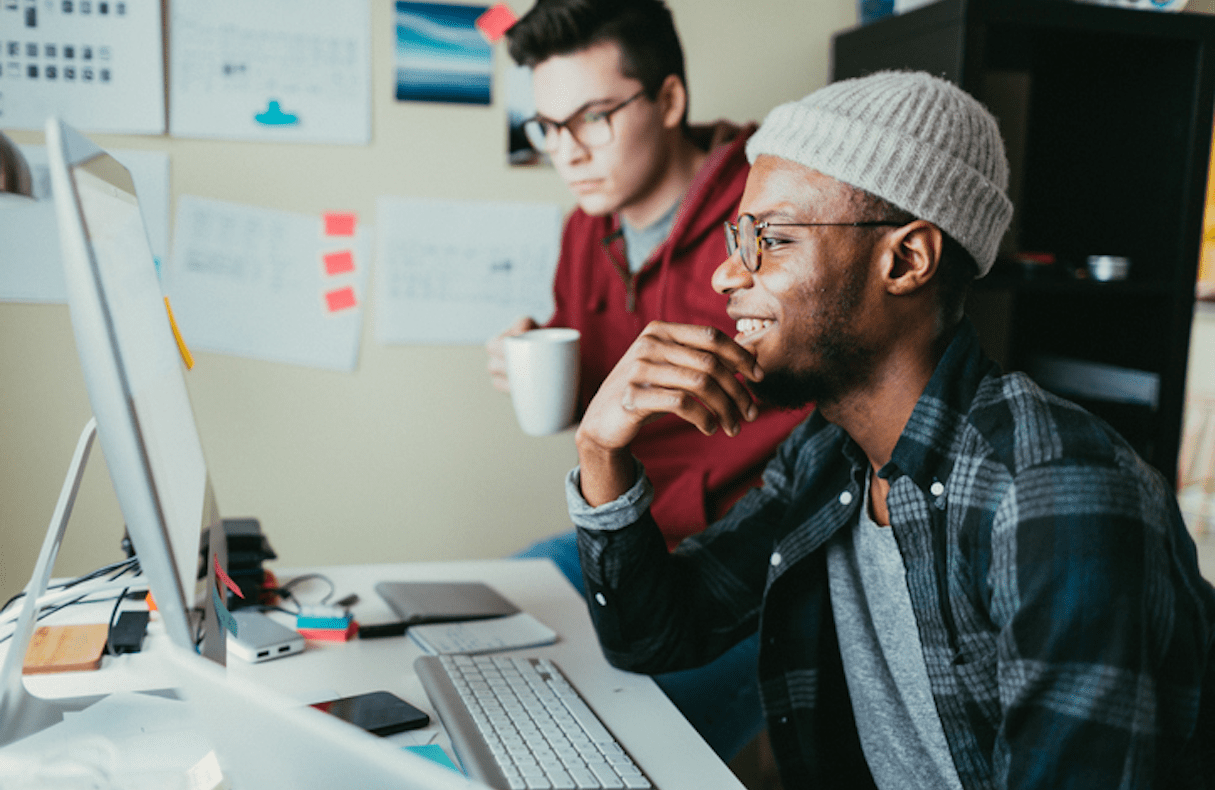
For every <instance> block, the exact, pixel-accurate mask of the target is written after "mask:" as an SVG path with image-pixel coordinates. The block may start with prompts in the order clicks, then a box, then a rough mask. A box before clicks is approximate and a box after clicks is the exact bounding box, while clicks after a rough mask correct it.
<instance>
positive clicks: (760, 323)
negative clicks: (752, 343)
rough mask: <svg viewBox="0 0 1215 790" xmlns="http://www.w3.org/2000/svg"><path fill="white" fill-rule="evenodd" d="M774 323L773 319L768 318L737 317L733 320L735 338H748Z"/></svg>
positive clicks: (744, 339)
mask: <svg viewBox="0 0 1215 790" xmlns="http://www.w3.org/2000/svg"><path fill="white" fill-rule="evenodd" d="M775 323H776V322H775V321H773V320H771V319H769V318H739V319H738V320H737V321H735V322H734V328H735V329H736V330H737V331H738V335H737V337H736V338H735V339H736V340H739V341H746V340H750V339H751V338H752V337H754V336H755V335H757V334H759V333H760V332H762V331H764V330H765V329H767V328H768V327H770V326H772V325H773V324H775Z"/></svg>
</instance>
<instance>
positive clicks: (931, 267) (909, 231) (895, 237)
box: [886, 219, 944, 296]
mask: <svg viewBox="0 0 1215 790" xmlns="http://www.w3.org/2000/svg"><path fill="white" fill-rule="evenodd" d="M886 245H887V250H888V251H889V257H888V261H889V268H888V269H887V272H886V290H887V291H888V292H889V293H890V294H891V295H894V296H903V295H907V294H911V293H914V292H915V291H918V290H919V289H921V288H923V287H924V286H925V285H927V284H928V282H929V281H930V280H931V279H932V278H933V275H935V274H936V272H937V266H938V264H940V262H941V249H942V247H943V246H944V236H943V234H942V233H941V229H940V228H938V227H937V226H936V225H933V224H932V223H930V222H925V221H924V220H922V219H918V220H915V221H914V222H909V223H908V224H906V225H903V226H901V227H899V228H896V229H895V230H894V232H893V233H892V234H891V235H890V236H889V237H887V240H886Z"/></svg>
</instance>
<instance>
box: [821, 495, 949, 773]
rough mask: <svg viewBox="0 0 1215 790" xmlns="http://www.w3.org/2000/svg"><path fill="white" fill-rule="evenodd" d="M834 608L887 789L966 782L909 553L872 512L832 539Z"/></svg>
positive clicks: (868, 739) (860, 722) (871, 749)
mask: <svg viewBox="0 0 1215 790" xmlns="http://www.w3.org/2000/svg"><path fill="white" fill-rule="evenodd" d="M827 580H828V584H829V588H830V591H831V611H832V614H834V616H835V627H836V632H837V633H838V634H839V643H840V655H841V657H842V658H843V662H844V676H845V677H846V678H847V682H848V693H849V694H850V695H851V697H852V712H853V715H854V716H855V717H856V726H857V731H858V732H859V733H860V738H861V748H862V750H863V751H864V753H865V761H866V762H867V763H868V764H869V770H870V772H871V773H872V774H873V779H874V781H875V782H876V783H877V786H878V787H879V788H881V790H916V789H917V788H923V790H936V789H937V788H958V789H959V790H960V788H961V787H962V783H961V781H959V779H958V771H957V769H956V768H955V767H954V764H953V758H952V756H951V755H950V753H949V746H948V744H947V743H946V741H945V731H944V730H943V729H942V728H941V719H940V716H939V715H938V714H937V709H936V704H935V703H934V702H933V699H932V690H931V688H930V687H929V684H928V669H927V667H926V666H925V664H924V653H923V649H922V646H921V644H920V634H919V631H918V630H917V628H916V622H915V615H914V614H913V613H912V609H911V596H910V594H909V593H908V592H907V578H906V570H905V569H904V567H903V557H902V555H901V554H899V547H898V544H897V542H896V541H895V538H894V531H893V530H892V529H890V528H889V527H881V526H878V525H877V524H876V523H875V522H874V521H873V519H872V518H871V517H870V516H869V490H868V486H867V485H866V489H865V502H864V503H863V504H862V506H861V517H860V521H859V523H858V524H857V525H856V527H855V528H853V529H852V530H840V531H839V532H838V533H837V534H836V535H835V536H834V537H833V538H831V540H830V541H829V542H828V544H827Z"/></svg>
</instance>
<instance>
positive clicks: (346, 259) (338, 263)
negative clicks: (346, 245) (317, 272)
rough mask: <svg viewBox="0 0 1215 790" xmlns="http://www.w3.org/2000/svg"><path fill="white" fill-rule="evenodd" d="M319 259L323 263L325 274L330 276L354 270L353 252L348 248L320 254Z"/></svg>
mask: <svg viewBox="0 0 1215 790" xmlns="http://www.w3.org/2000/svg"><path fill="white" fill-rule="evenodd" d="M321 260H322V261H323V262H324V264H325V274H327V275H329V276H330V277H334V276H336V275H339V274H349V273H350V272H352V271H354V253H353V252H351V251H350V250H338V251H337V252H327V253H325V254H324V255H322V256H321Z"/></svg>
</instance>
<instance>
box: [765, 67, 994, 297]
mask: <svg viewBox="0 0 1215 790" xmlns="http://www.w3.org/2000/svg"><path fill="white" fill-rule="evenodd" d="M763 154H771V155H773V156H779V157H781V158H782V159H788V160H790V161H793V162H797V163H798V164H802V165H805V166H806V167H809V168H812V169H814V170H817V171H819V172H820V173H823V174H824V175H828V176H831V177H832V178H834V179H836V180H838V181H843V182H844V183H846V184H850V185H852V186H854V187H860V188H861V189H864V190H865V191H867V192H871V193H873V194H874V195H877V196H878V197H880V198H883V199H885V200H887V201H889V202H891V203H893V204H894V205H895V206H897V207H899V208H901V209H903V210H904V211H908V212H910V213H911V214H914V215H915V216H916V217H918V218H920V219H924V220H927V221H929V222H931V223H932V224H934V225H936V226H937V227H939V228H940V229H941V230H943V231H944V232H946V233H948V234H949V235H950V236H951V237H953V238H954V240H956V241H957V242H958V243H959V244H961V245H962V246H963V247H964V248H965V249H966V251H967V252H969V253H970V254H971V255H972V256H974V259H975V262H976V263H978V265H979V273H978V276H979V277H982V276H983V275H985V274H987V272H988V271H990V270H991V266H992V264H993V263H994V262H995V259H996V249H997V247H998V246H999V244H1000V238H1001V237H1002V236H1003V235H1004V231H1005V230H1007V228H1008V223H1009V222H1010V221H1011V220H1012V212H1013V208H1012V202H1011V201H1010V200H1009V199H1008V196H1007V192H1008V160H1007V159H1006V158H1005V156H1004V142H1003V140H1002V139H1001V138H1000V130H999V127H998V126H997V125H996V120H995V118H993V117H992V115H991V113H989V112H988V111H987V110H986V109H985V108H984V107H983V105H981V104H980V103H979V102H978V101H976V100H975V99H974V98H973V97H972V96H970V94H968V93H966V92H965V91H963V90H962V89H961V88H959V87H957V86H956V85H953V84H952V83H949V82H946V81H945V80H942V79H939V78H937V77H934V76H932V75H930V74H927V73H924V72H914V71H881V72H878V73H876V74H871V75H869V76H867V77H860V78H857V79H850V80H843V81H840V82H836V83H833V84H831V85H828V86H827V87H825V88H821V89H820V90H817V91H815V92H814V93H811V94H810V95H809V96H807V97H806V98H804V99H802V100H800V101H795V102H789V103H787V104H782V105H780V106H779V107H776V108H775V109H774V110H772V111H771V112H770V113H768V117H767V118H766V119H764V123H763V125H762V126H761V127H760V128H759V131H758V132H756V133H755V134H754V136H752V137H751V139H750V140H749V141H748V142H747V159H748V160H750V161H751V162H752V163H754V162H755V159H756V158H757V157H759V156H761V155H763Z"/></svg>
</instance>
